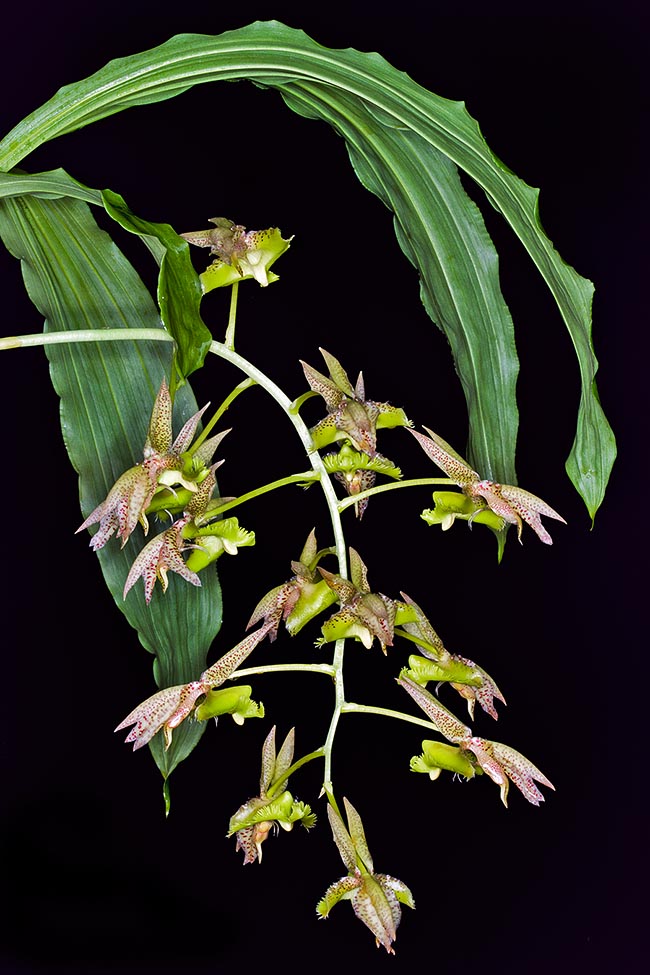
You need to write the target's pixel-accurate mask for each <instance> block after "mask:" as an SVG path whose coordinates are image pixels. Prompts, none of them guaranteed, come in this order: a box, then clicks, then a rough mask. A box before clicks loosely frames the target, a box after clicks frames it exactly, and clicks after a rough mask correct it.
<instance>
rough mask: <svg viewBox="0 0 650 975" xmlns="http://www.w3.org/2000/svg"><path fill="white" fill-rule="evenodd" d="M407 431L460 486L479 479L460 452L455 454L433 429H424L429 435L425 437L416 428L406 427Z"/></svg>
mask: <svg viewBox="0 0 650 975" xmlns="http://www.w3.org/2000/svg"><path fill="white" fill-rule="evenodd" d="M407 429H408V430H409V433H412V434H413V436H414V437H415V439H416V440H417V441H418V443H419V444H420V446H421V447H422V449H423V450H424V452H425V454H426V455H427V457H429V458H430V459H431V460H432V461H433V463H434V464H437V466H438V467H439V468H440V469H441V470H443V471H444V472H445V474H446V475H447V477H449V478H451V480H452V481H454V482H455V483H456V484H458V485H459V486H460V487H464V486H465V485H469V484H473V483H474V482H475V481H478V480H479V476H478V474H477V473H476V471H473V470H472V468H471V467H470V466H469V464H468V463H467V462H466V461H465V460H463V458H462V457H461V456H460V454H457V453H456V451H455V450H454V449H453V447H450V446H449V444H448V443H447V442H446V441H445V440H443V439H442V437H439V436H438V435H437V434H436V433H434V432H433V430H429V428H428V427H425V428H424V429H425V430H426V431H427V433H429V434H430V437H425V436H424V435H423V434H422V433H418V432H417V430H411V428H410V427H407Z"/></svg>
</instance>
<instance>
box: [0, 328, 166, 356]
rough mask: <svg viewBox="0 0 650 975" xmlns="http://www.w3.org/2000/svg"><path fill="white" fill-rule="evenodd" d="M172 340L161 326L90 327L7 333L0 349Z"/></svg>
mask: <svg viewBox="0 0 650 975" xmlns="http://www.w3.org/2000/svg"><path fill="white" fill-rule="evenodd" d="M145 340H146V341H149V342H173V341H174V340H173V338H172V337H171V335H170V334H169V332H166V331H165V330H164V329H162V328H97V329H95V328H90V329H81V328H80V329H78V330H70V331H69V332H36V333H35V334H32V335H7V336H5V338H0V351H2V349H26V348H30V347H32V346H36V345H63V344H65V343H67V342H72V343H75V342H142V341H145Z"/></svg>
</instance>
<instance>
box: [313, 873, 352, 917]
mask: <svg viewBox="0 0 650 975" xmlns="http://www.w3.org/2000/svg"><path fill="white" fill-rule="evenodd" d="M359 882H360V880H359V877H350V876H348V877H341V879H340V880H337V881H335V883H333V884H331V886H329V887H328V888H327V890H326V891H325V894H324V895H323V897H321V899H320V900H319V902H318V904H317V905H316V913H317V914H318V916H319V917H321V918H326V917H327V916H328V915H329V912H330V911H331V910H332V908H333V907H334V905H335V904H338V902H339V901H340V900H343V899H349V898H350V896H351V895H352V891H354V890H356V888H357V887H358V886H359Z"/></svg>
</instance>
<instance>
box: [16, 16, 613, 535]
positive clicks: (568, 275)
mask: <svg viewBox="0 0 650 975" xmlns="http://www.w3.org/2000/svg"><path fill="white" fill-rule="evenodd" d="M243 78H247V79H250V80H252V81H255V82H256V83H258V84H262V85H268V86H271V87H275V88H278V89H279V90H280V91H282V92H286V93H287V94H289V95H290V94H291V93H299V92H300V91H301V90H309V91H311V92H313V91H314V90H315V88H322V89H323V90H327V91H328V93H329V95H330V96H333V97H331V99H330V107H329V108H328V112H329V113H330V115H331V113H332V112H335V111H336V97H335V95H336V92H341V93H342V94H343V95H344V96H345V98H346V99H348V98H350V97H352V98H354V99H358V100H359V101H360V102H361V103H362V104H363V105H364V106H365V108H366V109H367V110H368V111H370V112H371V114H372V115H373V116H374V119H375V125H374V128H375V129H381V126H382V124H383V122H382V121H380V120H386V121H387V122H388V123H389V126H390V127H395V126H397V127H400V126H401V127H403V128H404V129H405V130H406V131H407V132H408V133H409V139H408V140H406V139H405V140H404V146H405V147H406V146H407V145H409V146H410V147H413V146H414V145H415V144H416V143H415V142H414V140H415V139H420V140H422V142H423V143H424V144H426V145H427V146H431V147H433V148H434V149H436V150H438V151H440V152H442V153H443V154H444V155H445V156H447V157H448V158H449V159H451V160H452V161H453V162H454V163H456V164H457V165H458V166H459V167H460V168H461V169H463V170H464V171H465V172H467V173H468V174H469V175H470V176H471V177H472V178H473V179H474V180H475V181H476V182H477V183H478V184H479V185H480V186H481V187H482V188H483V189H484V191H485V192H486V194H487V195H488V198H489V200H490V202H491V203H492V204H493V205H494V206H495V207H496V208H497V210H499V211H500V212H501V213H502V214H503V216H504V217H505V218H506V220H507V221H508V222H509V223H510V225H511V226H512V228H513V229H514V231H515V233H516V234H517V236H518V237H519V238H520V240H521V241H522V243H523V244H524V246H525V247H526V248H527V249H528V251H529V253H530V254H531V256H532V258H533V260H534V261H535V263H536V264H537V266H538V268H539V270H540V271H541V273H542V275H543V276H544V278H545V280H546V281H547V283H548V286H549V288H550V289H551V291H552V293H553V295H554V297H555V299H556V301H557V303H558V306H559V308H560V311H561V313H562V316H563V317H564V320H565V322H566V325H567V327H568V329H569V332H570V334H571V338H572V340H573V344H574V346H575V349H576V353H577V356H578V360H579V365H580V371H581V378H582V394H581V400H580V407H579V416H578V427H577V433H576V439H575V441H574V444H573V447H572V450H571V454H570V455H569V458H568V460H567V471H568V473H569V476H570V477H571V480H572V481H573V483H574V484H575V486H576V488H577V490H578V491H579V492H580V494H581V495H582V497H583V498H584V500H585V503H586V505H587V508H588V510H589V512H590V513H591V515H592V516H593V515H594V514H595V512H596V510H597V508H598V506H599V504H600V502H601V501H602V497H603V494H604V490H605V486H606V484H607V480H608V477H609V473H610V470H611V467H612V464H613V462H614V457H615V442H614V437H613V434H612V432H611V429H610V427H609V425H608V423H607V420H606V418H605V416H604V413H603V411H602V408H601V407H600V403H599V401H598V396H597V392H596V388H595V382H594V376H595V372H596V369H597V362H596V359H595V357H594V354H593V348H592V344H591V300H592V296H593V286H592V284H591V282H589V281H587V280H585V279H584V278H581V277H580V276H579V275H578V274H577V273H576V272H575V271H574V270H573V269H572V268H570V267H569V266H568V265H566V264H565V263H564V262H563V261H562V259H561V258H560V256H559V255H558V254H557V252H556V251H555V250H554V248H553V246H552V244H551V242H550V241H549V240H548V238H547V237H546V235H545V234H544V232H543V230H542V227H541V224H540V221H539V214H538V207H537V200H538V191H537V190H535V189H533V188H531V187H529V186H527V185H526V184H525V183H523V182H522V181H521V180H519V179H518V178H517V177H516V176H514V174H513V173H511V172H510V171H509V170H508V169H506V168H505V167H504V166H503V164H502V163H501V162H500V161H499V160H498V159H497V158H496V157H495V156H494V155H493V154H492V152H491V151H490V149H489V148H488V146H487V145H486V143H485V141H484V139H483V137H482V135H481V133H480V130H479V128H478V125H477V124H476V122H475V121H474V119H472V118H471V116H470V115H469V114H468V113H467V112H466V111H465V108H464V105H463V104H462V103H460V102H451V101H448V100H447V99H443V98H440V97H438V96H436V95H433V94H432V93H431V92H428V91H426V90H425V89H423V88H421V87H420V86H419V85H417V84H415V83H414V82H413V81H412V80H411V79H410V78H409V77H408V76H407V75H405V74H403V73H402V72H399V71H397V70H396V69H395V68H393V67H391V65H389V64H388V63H387V62H386V61H385V60H384V59H383V58H381V57H379V55H376V54H362V53H360V52H358V51H354V50H345V51H331V50H328V49H326V48H323V47H320V46H319V45H317V44H316V43H315V42H314V41H312V40H311V39H310V38H308V37H307V36H306V35H305V34H304V33H302V32H301V31H296V30H293V29H291V28H287V27H285V26H284V25H282V24H278V23H275V22H271V23H261V24H252V25H250V26H249V27H246V28H242V29H240V30H235V31H230V32H228V33H225V34H222V35H220V36H219V37H206V36H202V35H179V36H178V37H175V38H172V39H171V40H170V41H168V42H167V43H166V44H163V45H161V46H160V47H158V48H154V49H153V50H151V51H145V52H143V53H142V54H138V55H134V56H132V57H128V58H122V59H120V60H117V61H113V62H111V63H110V64H108V65H107V66H106V67H105V68H103V69H102V70H101V71H99V72H97V73H96V74H95V75H92V76H91V77H90V78H87V79H85V80H83V81H80V82H78V83H77V84H74V85H70V86H68V87H66V88H63V89H61V90H60V91H59V92H58V93H57V94H56V95H55V96H54V97H53V98H52V99H51V100H50V101H49V102H47V103H46V104H45V105H43V106H42V107H41V108H40V109H38V110H37V111H36V112H34V113H33V114H32V115H30V116H29V117H28V118H26V119H25V120H24V121H23V122H21V123H19V125H18V126H16V127H15V128H14V129H13V130H12V132H10V133H9V135H7V137H6V138H5V139H4V140H3V141H2V142H1V143H0V170H5V171H7V170H9V169H11V168H12V167H13V166H15V165H16V164H17V163H19V162H20V161H21V160H22V159H24V157H25V156H26V155H27V154H28V153H29V152H30V151H31V150H32V149H34V148H36V146H38V145H40V144H41V143H42V142H44V141H46V140H47V139H51V138H54V137H55V136H58V135H62V134H63V133H65V132H70V131H73V130H74V129H78V128H80V127H81V126H83V125H87V124H88V123H90V122H93V121H96V120H98V119H100V118H104V117H106V116H108V115H111V114H113V113H114V112H117V111H120V110H122V109H124V108H128V107H131V106H133V105H143V104H147V103H151V102H155V101H160V100H162V99H165V98H169V97H171V96H172V95H175V94H178V93H179V92H181V91H184V90H186V89H187V88H188V87H190V86H191V85H194V84H197V83H203V82H207V81H216V80H231V81H232V80H239V79H243ZM391 165H392V166H393V167H394V169H393V170H392V172H391V173H390V174H388V176H389V178H390V179H391V180H394V181H396V182H398V183H401V184H402V186H403V187H404V189H405V191H406V192H407V193H408V187H409V178H410V175H411V171H412V169H413V167H414V165H416V164H414V162H413V159H412V158H411V157H410V155H409V152H407V151H405V152H404V154H403V156H400V157H399V158H392V160H391ZM375 175H376V176H377V178H380V182H381V183H382V185H384V176H385V175H386V174H384V173H383V171H382V170H381V167H379V168H378V170H377V172H376V174H375ZM386 195H389V194H386V191H385V189H384V190H383V191H382V196H384V197H385V196H386ZM397 215H398V218H399V213H398V214H397ZM404 225H405V224H402V227H403V226H404ZM416 257H417V262H418V267H419V268H420V271H421V273H422V272H423V271H424V269H425V267H426V262H427V260H428V259H429V257H430V252H428V251H427V252H425V253H420V252H418V253H417V255H416ZM425 290H426V289H425ZM439 324H440V325H441V327H443V328H445V327H446V323H445V322H444V321H440V323H439ZM463 330H464V331H465V332H466V333H467V325H466V322H465V321H463ZM448 334H449V333H448ZM449 337H450V341H453V338H454V337H453V334H449ZM505 344H506V345H507V342H506V343H505ZM503 347H504V343H502V348H503ZM454 351H456V350H454ZM473 353H474V355H475V356H476V357H477V358H478V357H480V356H489V355H490V354H491V350H490V344H489V341H488V338H487V337H484V338H482V340H481V345H480V348H479V349H473ZM493 365H494V375H495V377H498V375H499V370H500V367H501V366H502V365H503V362H502V361H501V362H499V361H495V362H493ZM513 368H515V367H514V365H513V361H512V360H511V361H510V363H509V365H508V368H507V374H508V383H510V382H511V376H512V371H513ZM466 382H467V379H464V383H466ZM486 395H487V394H486ZM489 398H490V409H489V411H488V412H492V413H496V414H497V415H508V414H509V415H511V416H514V415H515V413H514V411H515V406H514V402H513V401H512V399H511V397H510V396H509V394H507V393H506V390H505V389H504V387H503V384H501V383H500V382H499V380H498V378H496V379H495V385H494V389H493V390H490V391H489ZM469 406H470V410H472V403H471V402H470V404H469ZM485 417H486V407H485V406H484V405H482V406H481V410H480V412H479V411H478V410H474V411H473V412H472V416H471V424H472V442H473V447H474V451H475V455H474V456H472V458H471V459H472V462H473V463H475V464H476V466H478V467H479V469H481V468H485V469H490V468H491V467H492V466H494V467H495V469H496V471H495V473H496V476H502V475H501V472H500V471H499V470H498V468H497V465H496V462H495V463H494V465H493V463H492V459H493V458H494V457H496V454H497V447H496V443H495V442H494V441H493V440H492V439H491V438H490V437H489V435H488V432H487V430H486V429H485ZM485 449H487V452H488V453H487V457H486V456H485V455H484V450H485ZM507 449H508V451H509V452H510V453H511V455H512V454H513V453H514V445H509V446H508V448H507Z"/></svg>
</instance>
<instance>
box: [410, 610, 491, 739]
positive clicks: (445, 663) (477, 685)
mask: <svg viewBox="0 0 650 975" xmlns="http://www.w3.org/2000/svg"><path fill="white" fill-rule="evenodd" d="M401 596H402V598H403V599H404V603H405V605H404V604H402V605H400V604H399V603H398V606H397V614H396V620H397V621H398V622H399V623H400V624H401V631H402V632H406V633H408V634H409V636H410V638H411V639H412V640H414V642H416V643H417V645H418V647H419V649H420V651H421V653H422V656H419V655H417V654H412V655H411V656H410V657H409V670H406V671H404V673H405V674H406V675H407V676H408V677H410V678H411V680H413V681H415V682H416V683H417V684H421V685H422V686H423V687H425V686H426V685H427V683H428V682H429V681H432V680H435V681H437V682H447V683H449V684H450V685H451V686H452V687H453V688H454V690H455V691H457V692H458V693H459V694H460V696H461V697H462V698H464V700H465V701H466V702H467V710H468V711H469V716H470V718H471V719H472V720H473V719H474V705H475V703H476V702H477V701H478V703H479V705H480V706H481V707H482V708H483V710H484V711H485V712H486V713H487V714H489V715H490V717H492V718H494V720H495V721H496V720H497V719H498V717H499V715H498V713H497V710H496V707H495V705H494V699H495V698H496V699H497V700H498V701H501V702H502V703H503V704H505V703H506V700H505V698H504V696H503V694H502V693H501V691H500V690H499V688H498V687H497V685H496V683H495V681H494V680H493V679H492V677H490V675H489V674H488V673H487V672H486V671H485V670H483V668H482V667H479V666H478V664H476V663H474V661H473V660H470V659H469V658H468V657H461V656H460V655H459V654H452V653H449V651H448V650H447V649H446V647H445V646H444V644H443V642H442V640H441V639H440V637H439V636H438V634H437V633H436V631H435V630H434V629H433V627H432V626H431V623H430V622H429V620H428V619H427V617H426V616H425V615H424V613H423V612H422V610H421V609H420V607H419V606H418V604H417V603H416V602H415V601H414V600H413V599H411V598H410V597H409V596H407V595H406V593H405V592H403V593H401ZM396 632H397V634H398V635H400V630H397V631H396Z"/></svg>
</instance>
